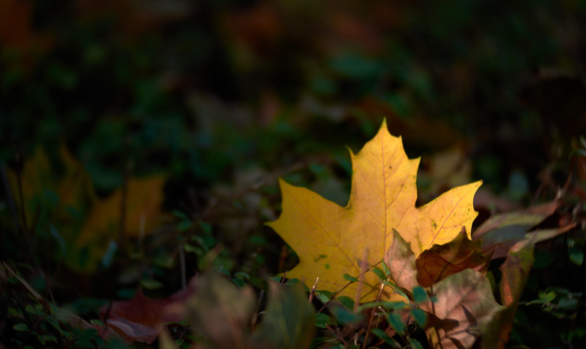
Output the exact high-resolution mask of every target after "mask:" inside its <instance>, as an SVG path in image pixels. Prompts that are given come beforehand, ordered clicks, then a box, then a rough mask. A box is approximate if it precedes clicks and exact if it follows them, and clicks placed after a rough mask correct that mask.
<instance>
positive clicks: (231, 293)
mask: <svg viewBox="0 0 586 349" xmlns="http://www.w3.org/2000/svg"><path fill="white" fill-rule="evenodd" d="M255 306H256V299H255V296H254V291H253V290H252V288H251V287H250V286H248V285H247V286H245V287H243V288H238V287H236V286H235V285H234V284H233V283H231V282H230V281H228V280H227V279H225V278H223V277H221V276H219V275H217V274H216V273H213V272H212V273H208V274H206V275H204V276H203V277H202V278H200V279H199V280H198V282H197V293H196V294H195V295H194V296H193V297H191V298H189V300H188V301H187V303H186V307H185V311H186V314H187V315H188V317H189V319H190V321H191V324H192V326H193V329H194V331H196V332H198V333H201V334H202V335H204V336H205V337H206V338H207V343H204V345H205V346H206V347H208V346H209V347H212V348H222V349H223V348H236V349H243V348H248V347H249V338H248V334H247V329H248V327H249V325H250V321H251V319H252V314H253V311H254V309H255Z"/></svg>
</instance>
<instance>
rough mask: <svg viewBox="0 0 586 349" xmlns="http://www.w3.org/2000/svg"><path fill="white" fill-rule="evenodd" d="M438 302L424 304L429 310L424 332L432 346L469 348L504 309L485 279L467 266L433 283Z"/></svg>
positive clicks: (449, 348) (450, 348) (451, 348)
mask: <svg viewBox="0 0 586 349" xmlns="http://www.w3.org/2000/svg"><path fill="white" fill-rule="evenodd" d="M434 291H435V296H436V298H437V302H435V303H432V302H428V303H424V304H422V305H421V308H422V309H423V310H425V311H426V312H428V313H429V315H428V323H427V324H426V327H427V328H426V333H427V336H428V338H429V342H430V345H431V348H442V349H463V348H471V347H472V345H473V344H474V342H475V341H476V339H477V338H478V337H479V336H480V334H481V333H484V332H486V328H487V326H488V325H489V324H490V323H491V321H492V319H493V317H494V316H495V314H496V313H497V312H498V311H500V310H501V309H503V307H502V306H500V305H499V304H498V303H497V302H496V301H495V299H494V296H493V295H492V289H491V287H490V282H489V281H488V279H487V278H486V277H485V276H483V275H482V274H480V273H479V272H477V271H475V270H472V269H466V270H464V271H462V272H459V273H457V274H453V275H450V276H449V277H447V278H445V279H443V280H442V281H440V282H439V283H437V284H436V285H435V286H434Z"/></svg>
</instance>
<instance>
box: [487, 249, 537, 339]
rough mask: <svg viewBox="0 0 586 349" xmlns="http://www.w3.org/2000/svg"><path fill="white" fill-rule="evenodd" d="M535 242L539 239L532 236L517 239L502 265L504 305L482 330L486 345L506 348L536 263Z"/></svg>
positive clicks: (501, 287) (501, 286) (502, 299)
mask: <svg viewBox="0 0 586 349" xmlns="http://www.w3.org/2000/svg"><path fill="white" fill-rule="evenodd" d="M534 245H535V242H533V241H531V240H528V239H526V240H522V241H520V242H517V243H516V244H515V245H513V247H511V249H510V250H509V252H508V255H507V258H506V259H505V262H504V263H503V264H502V265H501V266H500V268H499V269H500V270H501V272H502V275H503V276H502V280H501V283H500V293H501V303H502V304H503V306H504V307H503V309H501V310H500V311H499V312H498V313H497V314H496V316H495V318H494V319H493V320H492V321H491V324H490V325H489V327H487V328H485V329H483V330H482V331H483V336H482V341H481V343H482V347H483V348H487V349H488V348H497V349H501V348H504V347H505V344H506V343H507V341H508V339H509V333H510V332H511V328H512V326H513V321H514V319H515V312H516V310H517V305H518V303H519V299H520V298H521V294H522V293H523V289H524V288H525V284H526V283H527V278H528V276H529V271H530V270H531V266H532V265H533V248H534Z"/></svg>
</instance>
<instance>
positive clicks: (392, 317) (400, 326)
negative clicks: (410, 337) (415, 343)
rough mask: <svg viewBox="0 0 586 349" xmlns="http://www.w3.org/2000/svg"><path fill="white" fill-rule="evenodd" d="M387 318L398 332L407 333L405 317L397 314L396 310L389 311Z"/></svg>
mask: <svg viewBox="0 0 586 349" xmlns="http://www.w3.org/2000/svg"><path fill="white" fill-rule="evenodd" d="M387 319H388V320H389V324H391V326H393V328H394V329H395V331H397V333H400V334H403V333H405V326H406V325H405V322H404V321H403V318H402V317H401V315H400V314H397V313H395V312H392V313H389V315H388V316H387Z"/></svg>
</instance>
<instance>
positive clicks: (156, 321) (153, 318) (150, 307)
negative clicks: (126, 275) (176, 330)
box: [100, 278, 195, 344]
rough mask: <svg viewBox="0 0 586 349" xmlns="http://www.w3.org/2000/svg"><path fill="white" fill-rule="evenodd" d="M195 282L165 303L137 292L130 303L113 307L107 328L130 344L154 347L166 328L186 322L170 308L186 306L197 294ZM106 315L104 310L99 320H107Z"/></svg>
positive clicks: (104, 308) (167, 299) (115, 303)
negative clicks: (153, 344) (151, 344)
mask: <svg viewBox="0 0 586 349" xmlns="http://www.w3.org/2000/svg"><path fill="white" fill-rule="evenodd" d="M194 280H195V278H194V279H192V280H191V281H190V283H189V285H187V287H186V288H184V289H182V290H180V291H178V292H176V293H174V294H172V295H171V296H169V297H167V298H163V299H151V298H148V297H146V296H145V295H144V294H143V293H142V290H141V289H138V290H137V291H136V294H135V295H134V297H133V298H132V299H131V300H129V301H120V302H114V303H113V304H112V307H111V309H110V312H109V315H108V318H107V319H106V322H107V324H108V326H109V327H111V328H112V329H113V330H114V331H116V332H117V333H119V334H120V335H121V336H122V337H123V338H124V340H125V341H126V342H127V343H132V342H134V341H139V342H145V343H148V344H150V343H152V342H153V341H154V340H155V339H156V338H157V336H158V334H159V332H160V330H161V329H162V328H163V324H165V323H168V322H178V321H181V320H182V319H183V315H182V314H181V313H179V312H170V311H169V310H168V308H169V307H171V306H173V305H178V304H182V303H184V302H185V300H186V299H187V298H188V297H189V296H190V295H191V294H192V293H193V292H194V291H195V285H194ZM107 312H108V306H104V307H102V309H100V316H101V317H102V318H104V317H105V316H106V313H107Z"/></svg>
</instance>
